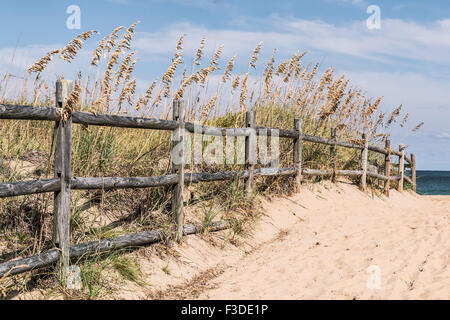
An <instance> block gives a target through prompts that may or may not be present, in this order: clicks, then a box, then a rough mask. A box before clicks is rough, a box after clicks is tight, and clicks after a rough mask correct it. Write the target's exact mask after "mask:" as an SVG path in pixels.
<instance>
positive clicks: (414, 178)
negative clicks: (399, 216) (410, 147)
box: [411, 153, 417, 192]
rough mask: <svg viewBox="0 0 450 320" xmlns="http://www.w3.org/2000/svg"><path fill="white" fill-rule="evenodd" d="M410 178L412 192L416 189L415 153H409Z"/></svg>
mask: <svg viewBox="0 0 450 320" xmlns="http://www.w3.org/2000/svg"><path fill="white" fill-rule="evenodd" d="M411 179H412V185H413V190H414V192H416V191H417V173H416V155H415V154H414V153H412V154H411Z"/></svg>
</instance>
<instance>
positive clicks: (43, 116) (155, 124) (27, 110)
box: [0, 104, 410, 163]
mask: <svg viewBox="0 0 450 320" xmlns="http://www.w3.org/2000/svg"><path fill="white" fill-rule="evenodd" d="M0 119H16V120H44V121H57V120H58V119H60V113H59V111H58V110H56V109H55V108H50V107H30V106H20V105H7V104H0ZM72 122H73V123H76V124H83V125H94V126H107V127H119V128H136V129H154V130H169V131H170V130H172V131H173V130H175V129H176V128H178V123H177V122H176V121H173V120H159V119H153V118H139V117H129V116H118V115H106V114H93V113H89V112H80V111H77V112H74V113H73V115H72ZM195 126H196V125H195V124H193V123H189V122H186V123H185V127H186V130H187V131H189V132H192V133H194V128H195ZM198 128H200V129H198V130H199V131H200V132H201V133H204V134H208V135H213V136H214V135H215V136H224V135H229V136H249V135H250V131H249V130H248V129H246V128H214V127H207V126H202V125H198ZM256 129H257V130H256V135H261V134H267V135H268V136H270V135H271V132H272V130H278V136H279V137H280V138H291V139H298V137H299V133H298V132H297V131H296V130H286V129H279V128H267V127H256ZM259 129H265V130H263V131H264V133H261V130H259ZM302 140H303V141H306V142H313V143H320V144H326V145H337V146H339V147H345V148H354V149H361V150H362V149H363V148H364V146H361V145H358V144H354V143H349V142H345V141H337V142H334V141H332V140H331V139H326V138H321V137H315V136H310V135H306V134H303V135H302ZM369 151H374V152H378V153H381V154H385V155H386V154H387V150H385V149H383V148H381V147H379V146H375V145H369ZM391 154H392V155H396V156H400V155H401V154H400V152H397V151H395V150H392V152H391ZM405 161H406V162H408V163H410V159H408V158H406V157H405Z"/></svg>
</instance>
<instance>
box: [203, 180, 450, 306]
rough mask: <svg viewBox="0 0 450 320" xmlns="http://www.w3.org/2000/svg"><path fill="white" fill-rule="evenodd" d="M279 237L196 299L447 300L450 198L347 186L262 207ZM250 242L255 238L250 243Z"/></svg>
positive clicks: (231, 268) (449, 285)
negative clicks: (374, 193) (381, 193)
mask: <svg viewBox="0 0 450 320" xmlns="http://www.w3.org/2000/svg"><path fill="white" fill-rule="evenodd" d="M265 211H266V212H267V214H268V217H267V218H266V220H265V222H264V223H262V225H261V226H260V227H259V231H263V230H264V228H267V224H268V223H269V222H270V221H272V222H273V225H274V226H277V227H278V228H279V229H280V231H281V233H280V236H279V237H278V238H276V239H274V240H273V241H271V242H270V243H267V244H266V245H264V246H261V247H259V248H257V249H256V250H254V251H253V252H252V253H251V254H248V255H246V256H245V257H244V258H243V259H241V260H239V262H238V263H236V264H233V265H231V266H229V268H227V270H226V271H225V272H223V273H222V274H221V275H220V276H218V277H217V278H215V279H214V280H213V281H210V282H209V286H208V287H207V288H205V290H204V291H203V292H202V293H201V294H200V295H199V296H198V298H200V299H449V298H450V268H449V255H450V197H421V196H418V195H415V194H411V193H403V194H400V193H398V192H396V191H394V192H392V194H391V197H390V198H389V199H385V198H384V197H383V198H377V197H375V198H374V199H372V197H371V196H370V195H367V194H364V193H362V192H360V191H358V190H356V189H355V187H354V186H350V185H346V184H339V185H338V187H337V188H335V187H330V188H329V190H327V188H323V187H320V188H318V189H317V190H315V191H314V192H312V191H310V190H304V191H303V192H302V193H300V194H298V195H295V196H293V197H291V198H289V199H278V200H275V201H273V202H267V203H265ZM256 237H257V236H256Z"/></svg>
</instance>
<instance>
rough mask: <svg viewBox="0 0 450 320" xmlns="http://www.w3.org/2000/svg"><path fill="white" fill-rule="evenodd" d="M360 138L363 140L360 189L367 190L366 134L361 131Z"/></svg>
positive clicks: (367, 146) (367, 148)
mask: <svg viewBox="0 0 450 320" xmlns="http://www.w3.org/2000/svg"><path fill="white" fill-rule="evenodd" d="M362 140H363V141H364V149H363V150H362V152H361V170H362V172H363V174H362V176H361V190H362V191H366V190H367V158H368V153H369V143H368V139H367V135H366V134H365V133H363V135H362Z"/></svg>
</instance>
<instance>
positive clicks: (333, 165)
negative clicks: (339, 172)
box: [330, 128, 337, 182]
mask: <svg viewBox="0 0 450 320" xmlns="http://www.w3.org/2000/svg"><path fill="white" fill-rule="evenodd" d="M331 141H332V142H334V144H332V145H330V160H331V169H332V170H333V175H332V176H331V181H332V182H336V168H337V167H336V161H337V132H336V128H331Z"/></svg>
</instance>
